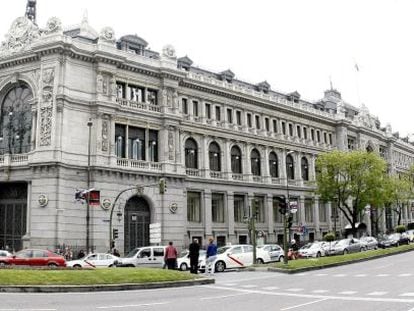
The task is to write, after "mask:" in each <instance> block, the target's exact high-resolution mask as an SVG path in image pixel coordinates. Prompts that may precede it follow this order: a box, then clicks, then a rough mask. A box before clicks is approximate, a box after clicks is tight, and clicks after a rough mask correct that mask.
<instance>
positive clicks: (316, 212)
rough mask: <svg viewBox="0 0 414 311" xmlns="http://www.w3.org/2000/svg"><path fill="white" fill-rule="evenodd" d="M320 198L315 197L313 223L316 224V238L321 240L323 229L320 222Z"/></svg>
mask: <svg viewBox="0 0 414 311" xmlns="http://www.w3.org/2000/svg"><path fill="white" fill-rule="evenodd" d="M319 208H320V206H319V198H318V197H315V198H314V204H313V224H314V226H315V239H316V240H321V239H322V236H321V230H320V222H319Z"/></svg>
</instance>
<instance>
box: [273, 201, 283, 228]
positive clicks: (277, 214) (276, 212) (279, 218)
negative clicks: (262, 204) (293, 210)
mask: <svg viewBox="0 0 414 311" xmlns="http://www.w3.org/2000/svg"><path fill="white" fill-rule="evenodd" d="M282 216H283V215H282V214H281V213H280V212H279V200H277V199H275V198H274V199H273V222H279V223H281V222H283V217H282Z"/></svg>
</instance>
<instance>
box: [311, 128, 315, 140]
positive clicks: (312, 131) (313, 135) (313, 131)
mask: <svg viewBox="0 0 414 311" xmlns="http://www.w3.org/2000/svg"><path fill="white" fill-rule="evenodd" d="M311 140H313V141H314V140H315V130H314V129H311Z"/></svg>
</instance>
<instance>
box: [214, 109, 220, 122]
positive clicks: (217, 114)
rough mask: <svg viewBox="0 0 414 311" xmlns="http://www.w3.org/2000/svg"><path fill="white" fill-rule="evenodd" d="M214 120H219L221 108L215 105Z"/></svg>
mask: <svg viewBox="0 0 414 311" xmlns="http://www.w3.org/2000/svg"><path fill="white" fill-rule="evenodd" d="M215 109H216V121H221V109H220V106H216V108H215Z"/></svg>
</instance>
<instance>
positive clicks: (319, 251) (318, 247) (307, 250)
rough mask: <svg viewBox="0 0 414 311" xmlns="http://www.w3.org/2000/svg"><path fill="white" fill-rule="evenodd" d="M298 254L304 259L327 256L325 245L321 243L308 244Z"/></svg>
mask: <svg viewBox="0 0 414 311" xmlns="http://www.w3.org/2000/svg"><path fill="white" fill-rule="evenodd" d="M298 253H299V257H304V258H309V257H321V256H325V250H324V248H323V244H322V243H320V242H314V243H308V244H306V245H304V246H302V247H301V248H300V249H299V251H298Z"/></svg>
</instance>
